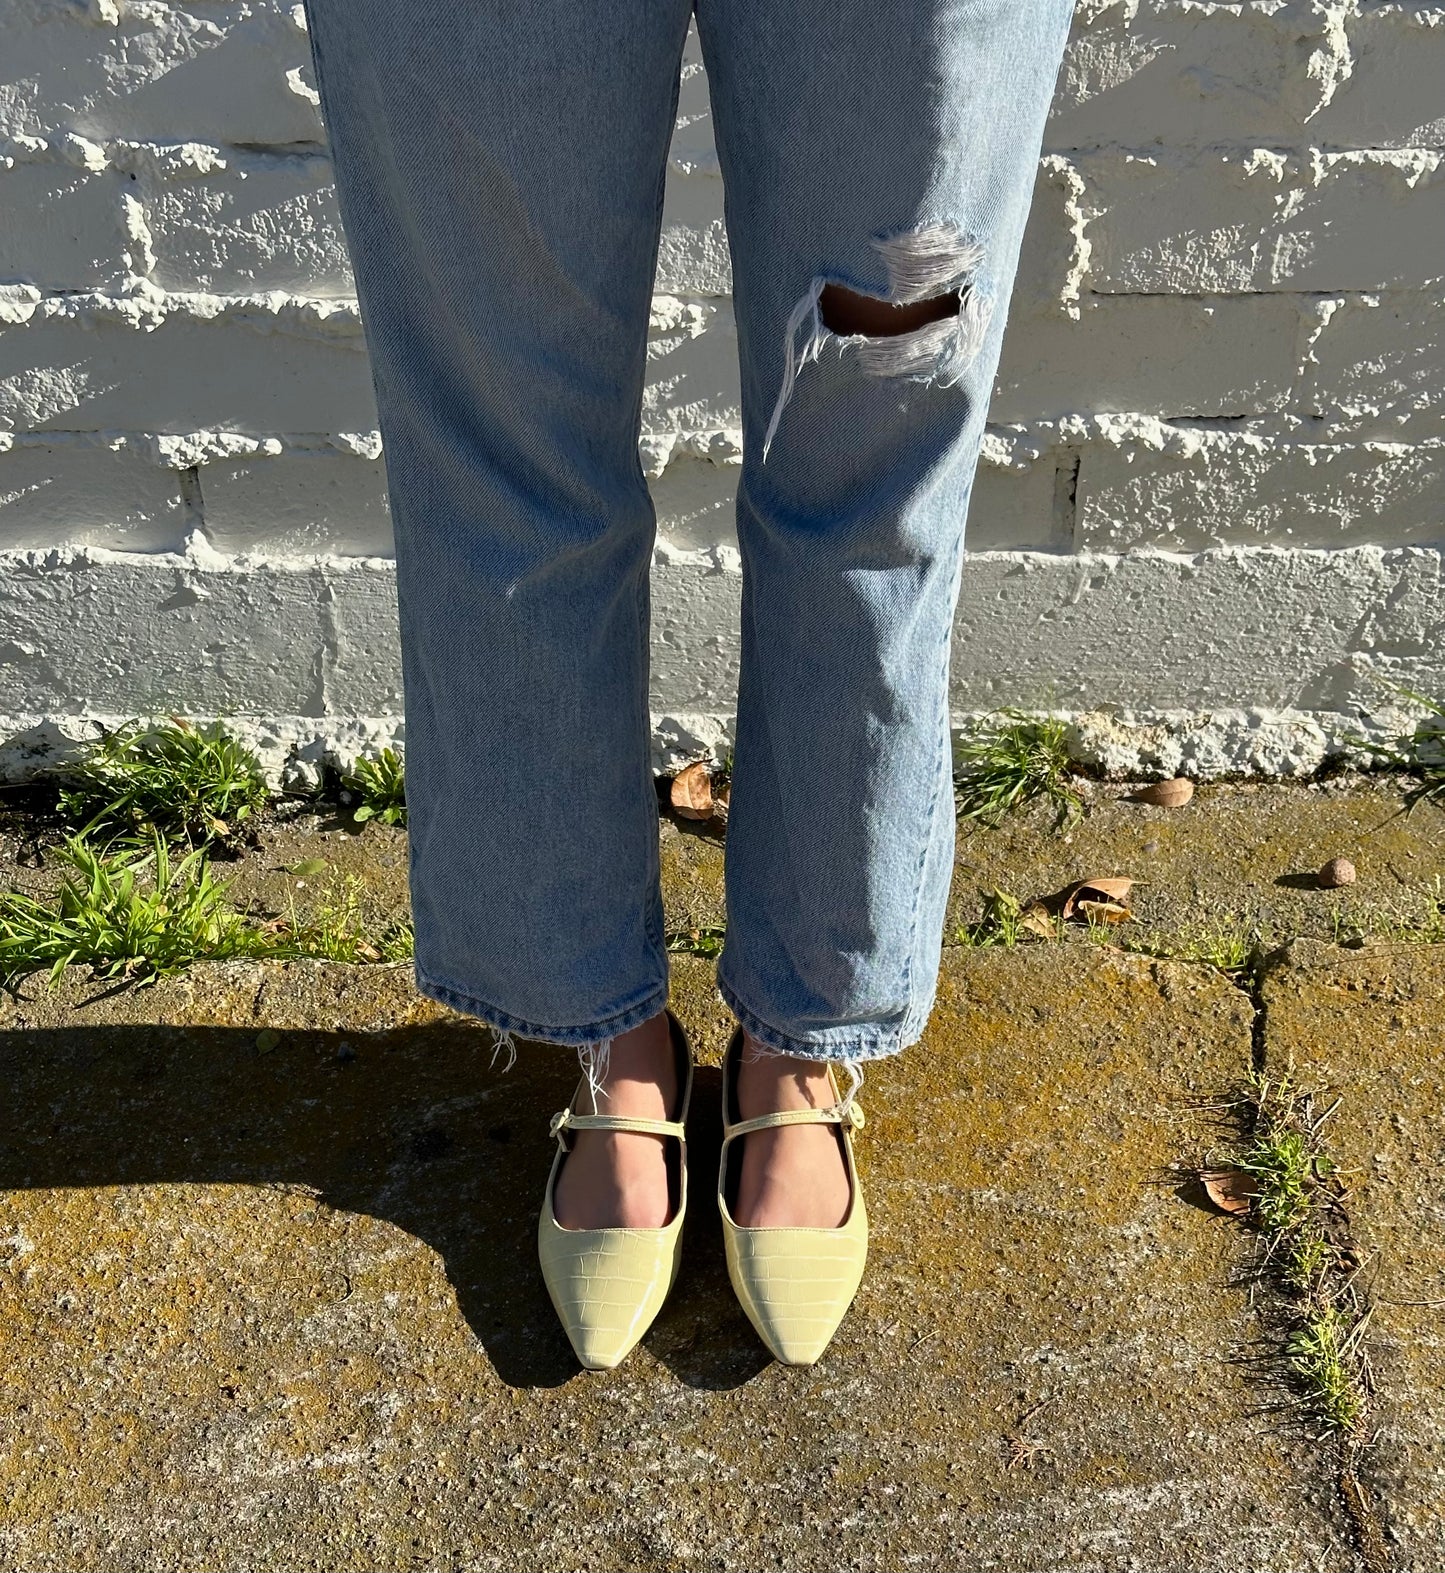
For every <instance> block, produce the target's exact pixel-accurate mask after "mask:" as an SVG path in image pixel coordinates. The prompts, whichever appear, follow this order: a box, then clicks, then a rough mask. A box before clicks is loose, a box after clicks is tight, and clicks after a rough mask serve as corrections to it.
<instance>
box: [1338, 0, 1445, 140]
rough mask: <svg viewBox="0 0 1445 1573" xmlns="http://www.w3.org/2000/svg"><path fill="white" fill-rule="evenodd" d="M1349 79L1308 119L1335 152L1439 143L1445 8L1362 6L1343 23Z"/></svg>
mask: <svg viewBox="0 0 1445 1573" xmlns="http://www.w3.org/2000/svg"><path fill="white" fill-rule="evenodd" d="M1345 33H1346V36H1347V38H1348V39H1349V44H1350V62H1351V69H1350V74H1349V75H1348V76H1347V77H1345V78H1344V80H1343V81H1341V82H1340V83H1339V85H1338V86H1337V87H1336V89H1335V92H1334V96H1333V97H1332V98H1331V99H1330V102H1329V103H1328V104H1326V105H1325V106H1324V108H1323V109H1321V110H1320V111H1319V113H1318V114H1316V115H1315V116H1314V117H1313V118H1312V119H1311V120H1310V133H1311V136H1312V138H1313V139H1314V140H1317V141H1319V142H1321V143H1323V144H1324V145H1326V146H1334V147H1440V146H1442V145H1445V97H1442V94H1441V90H1440V84H1441V83H1442V82H1445V8H1442V7H1441V6H1440V4H1439V3H1438V0H1418V3H1413V4H1404V5H1364V6H1361V7H1360V8H1359V9H1358V11H1356V12H1354V14H1347V15H1346V17H1345Z"/></svg>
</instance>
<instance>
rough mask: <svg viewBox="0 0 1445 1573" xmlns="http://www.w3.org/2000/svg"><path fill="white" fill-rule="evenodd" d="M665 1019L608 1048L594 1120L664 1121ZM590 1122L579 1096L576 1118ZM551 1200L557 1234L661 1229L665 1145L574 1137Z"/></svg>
mask: <svg viewBox="0 0 1445 1573" xmlns="http://www.w3.org/2000/svg"><path fill="white" fill-rule="evenodd" d="M681 1090H682V1089H681V1088H680V1087H679V1086H678V1082H677V1056H676V1054H675V1053H674V1052H673V1047H672V1034H671V1032H670V1030H669V1028H668V1021H667V1013H666V1011H660V1012H659V1013H658V1014H657V1015H656V1016H654V1017H652V1019H651V1020H650V1021H645V1022H643V1024H642V1025H641V1026H640V1027H634V1028H633V1029H632V1031H631V1032H625V1033H622V1034H621V1035H620V1036H619V1037H616V1038H614V1039H613V1040H612V1050H611V1053H610V1054H609V1056H608V1065H607V1075H606V1076H605V1077H604V1079H603V1082H602V1090H601V1093H600V1095H599V1096H598V1099H597V1108H596V1111H595V1112H596V1113H598V1114H625V1115H630V1116H631V1117H633V1118H637V1119H646V1120H670V1119H673V1118H674V1117H675V1116H676V1114H677V1100H678V1097H679V1095H680V1094H681ZM576 1112H577V1113H579V1114H591V1113H593V1112H594V1111H593V1110H592V1108H591V1107H590V1106H589V1100H588V1098H587V1092H586V1088H585V1087H584V1088H583V1091H582V1097H581V1101H580V1103H579V1105H578V1108H577V1110H576ZM570 1140H571V1144H572V1148H571V1151H570V1152H569V1153H568V1154H567V1161H566V1162H565V1163H564V1164H563V1165H562V1172H561V1173H560V1174H559V1175H558V1176H557V1185H556V1188H555V1190H554V1192H553V1196H552V1203H553V1209H554V1211H555V1213H556V1216H557V1222H558V1223H559V1224H561V1225H562V1227H563V1228H564V1229H660V1228H662V1226H663V1225H664V1224H665V1223H667V1221H668V1218H669V1216H670V1214H671V1212H672V1198H671V1196H670V1194H669V1187H668V1183H667V1152H666V1145H665V1144H666V1142H667V1138H666V1137H663V1136H642V1135H638V1134H637V1133H635V1132H632V1131H573V1132H572V1133H571V1136H570Z"/></svg>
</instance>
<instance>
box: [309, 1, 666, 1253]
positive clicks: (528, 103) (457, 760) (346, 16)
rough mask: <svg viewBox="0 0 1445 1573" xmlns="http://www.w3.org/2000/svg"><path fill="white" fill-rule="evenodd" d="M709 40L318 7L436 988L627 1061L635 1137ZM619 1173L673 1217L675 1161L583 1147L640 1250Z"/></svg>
mask: <svg viewBox="0 0 1445 1573" xmlns="http://www.w3.org/2000/svg"><path fill="white" fill-rule="evenodd" d="M690 10H691V7H690V4H689V0H645V3H644V4H643V5H642V6H641V7H636V6H629V7H618V6H610V5H591V4H583V3H576V0H574V3H555V4H553V3H549V4H545V5H538V4H536V3H535V0H491V3H489V4H487V5H481V6H459V5H457V4H455V3H454V0H409V3H407V4H405V5H398V4H396V3H395V0H307V12H308V19H309V24H310V28H311V35H312V46H313V55H314V59H315V63H316V68H317V75H318V79H319V81H318V86H319V88H320V92H321V97H322V109H323V114H324V116H325V119H326V123H327V128H328V132H329V135H330V138H331V143H332V150H333V154H334V157H335V162H336V175H337V186H338V190H339V193H340V198H341V205H342V215H343V219H344V222H345V225H346V232H347V238H348V241H349V244H350V248H351V255H352V260H353V263H354V267H355V273H356V284H357V291H358V294H359V297H360V300H361V307H362V316H363V321H364V323H365V328H366V336H367V342H368V346H369V349H370V352H371V356H372V364H373V370H374V374H375V382H376V392H377V402H378V406H379V410H380V420H381V427H382V435H383V439H384V443H385V452H386V464H387V474H388V482H389V492H390V501H391V510H392V517H393V521H394V525H395V531H396V552H397V585H398V595H399V601H400V616H401V638H402V670H403V677H404V682H405V709H406V767H407V803H408V817H409V826H410V848H411V850H410V874H411V890H412V904H413V912H414V917H415V923H416V972H417V983H418V987H419V988H420V989H421V991H422V992H423V993H425V994H428V995H430V996H432V997H434V998H436V999H439V1000H442V1001H445V1002H446V1003H448V1004H450V1005H453V1006H455V1007H457V1008H458V1009H460V1010H463V1011H466V1012H468V1013H470V1014H473V1015H476V1016H479V1017H481V1018H482V1019H484V1020H485V1021H487V1022H489V1023H491V1024H492V1025H493V1026H495V1027H496V1028H498V1029H499V1030H501V1031H502V1032H503V1033H504V1034H510V1033H513V1032H515V1033H516V1034H517V1035H519V1036H524V1037H532V1038H539V1039H544V1040H548V1041H551V1042H555V1043H559V1044H566V1045H572V1046H575V1047H577V1048H578V1049H579V1050H581V1051H583V1052H584V1053H587V1054H591V1055H593V1056H594V1057H597V1058H600V1057H601V1052H602V1051H603V1050H605V1049H606V1047H607V1046H608V1045H610V1046H611V1047H612V1049H613V1051H614V1052H613V1054H612V1056H611V1059H612V1063H613V1064H614V1066H616V1067H617V1071H616V1081H617V1083H618V1086H619V1089H620V1091H619V1092H618V1094H617V1097H616V1099H615V1100H614V1102H613V1104H612V1107H611V1109H610V1112H615V1113H627V1112H636V1113H641V1114H652V1113H653V1109H652V1104H653V1103H654V1102H659V1101H666V1102H667V1105H668V1107H670V1105H671V1099H672V1098H673V1096H674V1095H675V1094H674V1092H673V1090H672V1080H673V1076H674V1065H673V1058H672V1053H671V1048H670V1045H669V1040H668V1033H667V1025H666V1019H665V1017H664V1016H663V1015H662V1014H661V1012H662V1010H663V1006H664V1004H665V1002H666V998H667V982H668V974H667V958H666V953H665V948H664V944H663V920H662V902H661V892H660V887H659V879H658V838H657V808H656V796H655V792H654V788H653V781H652V774H651V770H650V768H649V749H648V744H649V714H648V694H647V676H648V664H647V626H648V580H647V575H648V567H649V562H650V556H651V548H652V543H653V536H654V529H655V516H654V512H653V508H652V504H651V502H650V500H649V497H648V491H647V485H646V480H645V477H644V474H643V471H642V468H641V464H640V462H639V458H638V451H637V439H638V429H639V420H640V409H641V399H642V389H643V377H644V367H645V353H646V327H647V318H648V309H649V302H650V298H651V290H652V282H653V271H654V266H655V259H656V252H657V242H658V233H659V226H660V216H661V201H662V186H663V176H664V171H665V168H666V160H667V149H668V143H669V140H670V137H671V133H672V126H673V117H674V110H675V103H676V94H677V83H678V74H679V65H680V60H681V52H682V45H683V40H684V37H685V34H686V29H687V23H688V18H689V14H690ZM506 1041H508V1042H509V1041H510V1039H509V1038H507V1039H506ZM633 1094H636V1097H635V1098H634V1097H632V1095H633ZM629 1098H631V1099H632V1101H633V1102H636V1103H637V1104H638V1107H637V1108H636V1109H633V1108H631V1107H630V1104H629ZM658 1112H659V1113H661V1112H664V1111H663V1110H658ZM628 1153H631V1154H633V1156H634V1157H635V1158H636V1160H637V1163H638V1165H640V1166H641V1170H643V1171H648V1172H650V1171H652V1170H655V1171H656V1175H657V1177H658V1184H657V1186H656V1187H655V1188H656V1189H657V1192H658V1194H659V1195H661V1196H662V1198H663V1200H664V1204H665V1198H666V1182H665V1174H664V1170H663V1164H662V1158H661V1146H660V1143H658V1142H657V1141H655V1140H653V1139H652V1138H650V1137H645V1136H626V1137H619V1136H606V1135H602V1134H600V1133H595V1132H589V1133H585V1134H581V1135H579V1137H578V1140H577V1143H576V1146H575V1148H574V1152H573V1157H572V1158H571V1159H569V1162H568V1165H567V1170H568V1176H569V1178H568V1187H569V1195H568V1197H567V1204H570V1205H571V1206H572V1211H573V1213H574V1215H575V1218H576V1221H577V1223H578V1225H579V1226H580V1225H582V1224H586V1223H587V1222H589V1221H591V1214H590V1213H589V1212H588V1208H587V1205H586V1203H585V1201H584V1200H582V1199H579V1198H578V1197H574V1196H571V1195H570V1191H571V1190H573V1189H576V1188H578V1186H579V1185H580V1186H581V1189H582V1190H583V1191H584V1192H586V1193H588V1194H590V1193H591V1192H592V1191H594V1190H596V1191H597V1192H598V1204H597V1205H598V1206H599V1207H601V1208H602V1209H603V1210H604V1211H605V1210H606V1209H607V1208H608V1207H611V1208H612V1209H613V1213H614V1216H613V1217H612V1218H611V1219H610V1220H609V1219H606V1218H603V1219H600V1220H599V1221H617V1222H629V1221H632V1219H631V1216H630V1213H629V1206H628V1204H627V1202H626V1198H627V1196H629V1195H633V1194H635V1193H636V1192H637V1191H638V1184H639V1176H638V1174H632V1173H628V1172H624V1171H626V1169H627V1162H628V1161H629V1160H627V1158H626V1155H627V1154H628ZM594 1160H595V1167H596V1169H597V1173H596V1174H595V1175H591V1176H589V1166H592V1165H594ZM584 1181H585V1182H588V1183H586V1184H585V1185H584V1184H582V1182H584ZM641 1190H642V1192H644V1193H647V1192H648V1191H649V1186H648V1185H647V1184H645V1183H644V1184H642V1185H641ZM644 1200H646V1196H644ZM564 1205H566V1204H564ZM643 1210H644V1211H645V1210H646V1208H645V1207H644V1208H643ZM619 1213H620V1214H621V1215H622V1216H618V1214H619ZM566 1221H569V1222H570V1221H571V1220H570V1219H569V1220H566Z"/></svg>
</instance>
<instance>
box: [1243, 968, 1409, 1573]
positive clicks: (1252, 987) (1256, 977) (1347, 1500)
mask: <svg viewBox="0 0 1445 1573" xmlns="http://www.w3.org/2000/svg"><path fill="white" fill-rule="evenodd" d="M1282 954H1283V947H1281V948H1277V949H1274V950H1270V951H1268V952H1262V953H1256V955H1255V956H1254V957H1253V958H1252V960H1251V964H1250V966H1249V967H1247V968H1245V969H1243V970H1242V971H1241V972H1240V973H1238V974H1232V975H1231V977H1232V981H1233V982H1234V984H1235V986H1236V987H1237V988H1238V989H1239V990H1240V992H1241V993H1242V994H1244V995H1245V996H1246V998H1248V1000H1249V1002H1250V1008H1251V1010H1252V1012H1253V1015H1252V1018H1251V1023H1250V1041H1251V1055H1250V1058H1251V1068H1252V1070H1253V1071H1254V1072H1255V1073H1256V1074H1262V1073H1263V1072H1264V1071H1265V1069H1266V1068H1267V1065H1268V1043H1269V1023H1268V1012H1269V1008H1268V1006H1267V1005H1266V1003H1265V1000H1264V994H1263V984H1264V979H1265V976H1266V974H1267V973H1268V971H1269V969H1270V967H1271V965H1272V964H1273V963H1274V962H1275V961H1276V960H1277V958H1279V957H1280V956H1281V955H1282ZM1347 1201H1348V1197H1347V1196H1346V1195H1341V1196H1339V1197H1337V1198H1335V1200H1334V1210H1335V1213H1336V1215H1337V1217H1338V1219H1339V1229H1340V1236H1341V1239H1342V1240H1344V1241H1352V1240H1353V1238H1354V1229H1353V1224H1352V1220H1351V1217H1350V1213H1349V1210H1348V1207H1347V1205H1346V1203H1347ZM1271 1287H1273V1286H1271ZM1274 1292H1275V1294H1276V1296H1278V1295H1279V1292H1278V1290H1275V1291H1274ZM1357 1294H1358V1298H1359V1301H1360V1304H1361V1308H1362V1316H1363V1317H1364V1318H1368V1317H1369V1315H1370V1312H1371V1310H1372V1308H1373V1300H1372V1298H1371V1293H1370V1289H1369V1287H1368V1286H1367V1287H1364V1288H1362V1289H1359V1290H1357ZM1280 1298H1282V1297H1280ZM1371 1396H1372V1398H1374V1399H1375V1400H1376V1401H1378V1399H1379V1397H1380V1394H1379V1391H1378V1389H1372V1393H1371ZM1370 1445H1371V1444H1370V1443H1369V1442H1367V1441H1362V1440H1361V1439H1359V1438H1358V1437H1341V1438H1339V1439H1337V1440H1336V1442H1335V1443H1334V1449H1333V1451H1334V1458H1333V1460H1332V1462H1331V1474H1332V1477H1333V1478H1332V1483H1333V1488H1334V1493H1335V1499H1336V1501H1337V1502H1338V1503H1339V1505H1340V1509H1341V1511H1342V1512H1343V1513H1344V1515H1345V1518H1346V1520H1347V1521H1348V1523H1349V1525H1350V1529H1351V1532H1352V1533H1353V1535H1354V1539H1355V1547H1356V1550H1357V1551H1358V1552H1359V1555H1360V1559H1361V1561H1362V1562H1363V1563H1364V1566H1365V1568H1366V1569H1367V1573H1392V1569H1394V1568H1395V1566H1396V1561H1395V1558H1394V1557H1393V1556H1392V1554H1391V1551H1390V1546H1389V1542H1388V1540H1387V1538H1386V1527H1385V1526H1386V1522H1387V1520H1386V1514H1385V1509H1386V1507H1387V1503H1386V1501H1385V1493H1384V1491H1383V1490H1382V1489H1381V1488H1380V1486H1379V1485H1378V1484H1377V1483H1375V1482H1373V1481H1372V1480H1371V1479H1370V1476H1369V1470H1368V1459H1369V1447H1370Z"/></svg>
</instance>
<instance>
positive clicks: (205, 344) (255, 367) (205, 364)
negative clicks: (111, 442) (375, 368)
mask: <svg viewBox="0 0 1445 1573" xmlns="http://www.w3.org/2000/svg"><path fill="white" fill-rule="evenodd" d="M275 329H276V323H275V319H273V318H269V317H266V316H257V317H256V318H255V319H254V323H248V322H247V321H246V320H243V319H236V318H231V317H221V318H218V319H216V320H213V321H207V320H204V319H197V318H191V317H186V316H183V315H180V314H176V315H172V316H170V317H168V318H167V319H166V320H165V321H164V322H163V323H161V324H160V326H158V327H156V328H154V329H152V330H151V331H149V332H147V331H144V330H141V329H137V328H133V327H130V326H128V325H127V324H125V323H123V322H115V321H111V320H106V319H104V318H102V319H100V320H97V321H94V322H87V321H85V320H82V319H77V318H74V317H46V316H42V315H37V316H36V317H35V318H32V320H31V321H30V322H29V323H27V324H24V325H22V326H19V327H9V328H5V329H4V330H0V422H3V423H4V424H8V425H11V426H14V427H17V428H20V429H31V430H37V429H44V430H62V431H110V430H119V431H154V432H192V431H202V430H221V431H238V432H256V433H272V432H306V431H319V432H338V431H346V432H349V431H373V430H375V428H376V407H375V402H374V399H373V396H372V387H371V374H370V371H369V369H368V366H367V361H366V356H365V355H364V354H363V353H362V350H361V339H360V337H359V336H355V337H352V338H346V339H340V338H329V337H325V336H322V335H320V334H317V335H315V336H304V335H302V334H299V333H291V332H285V331H275Z"/></svg>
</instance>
